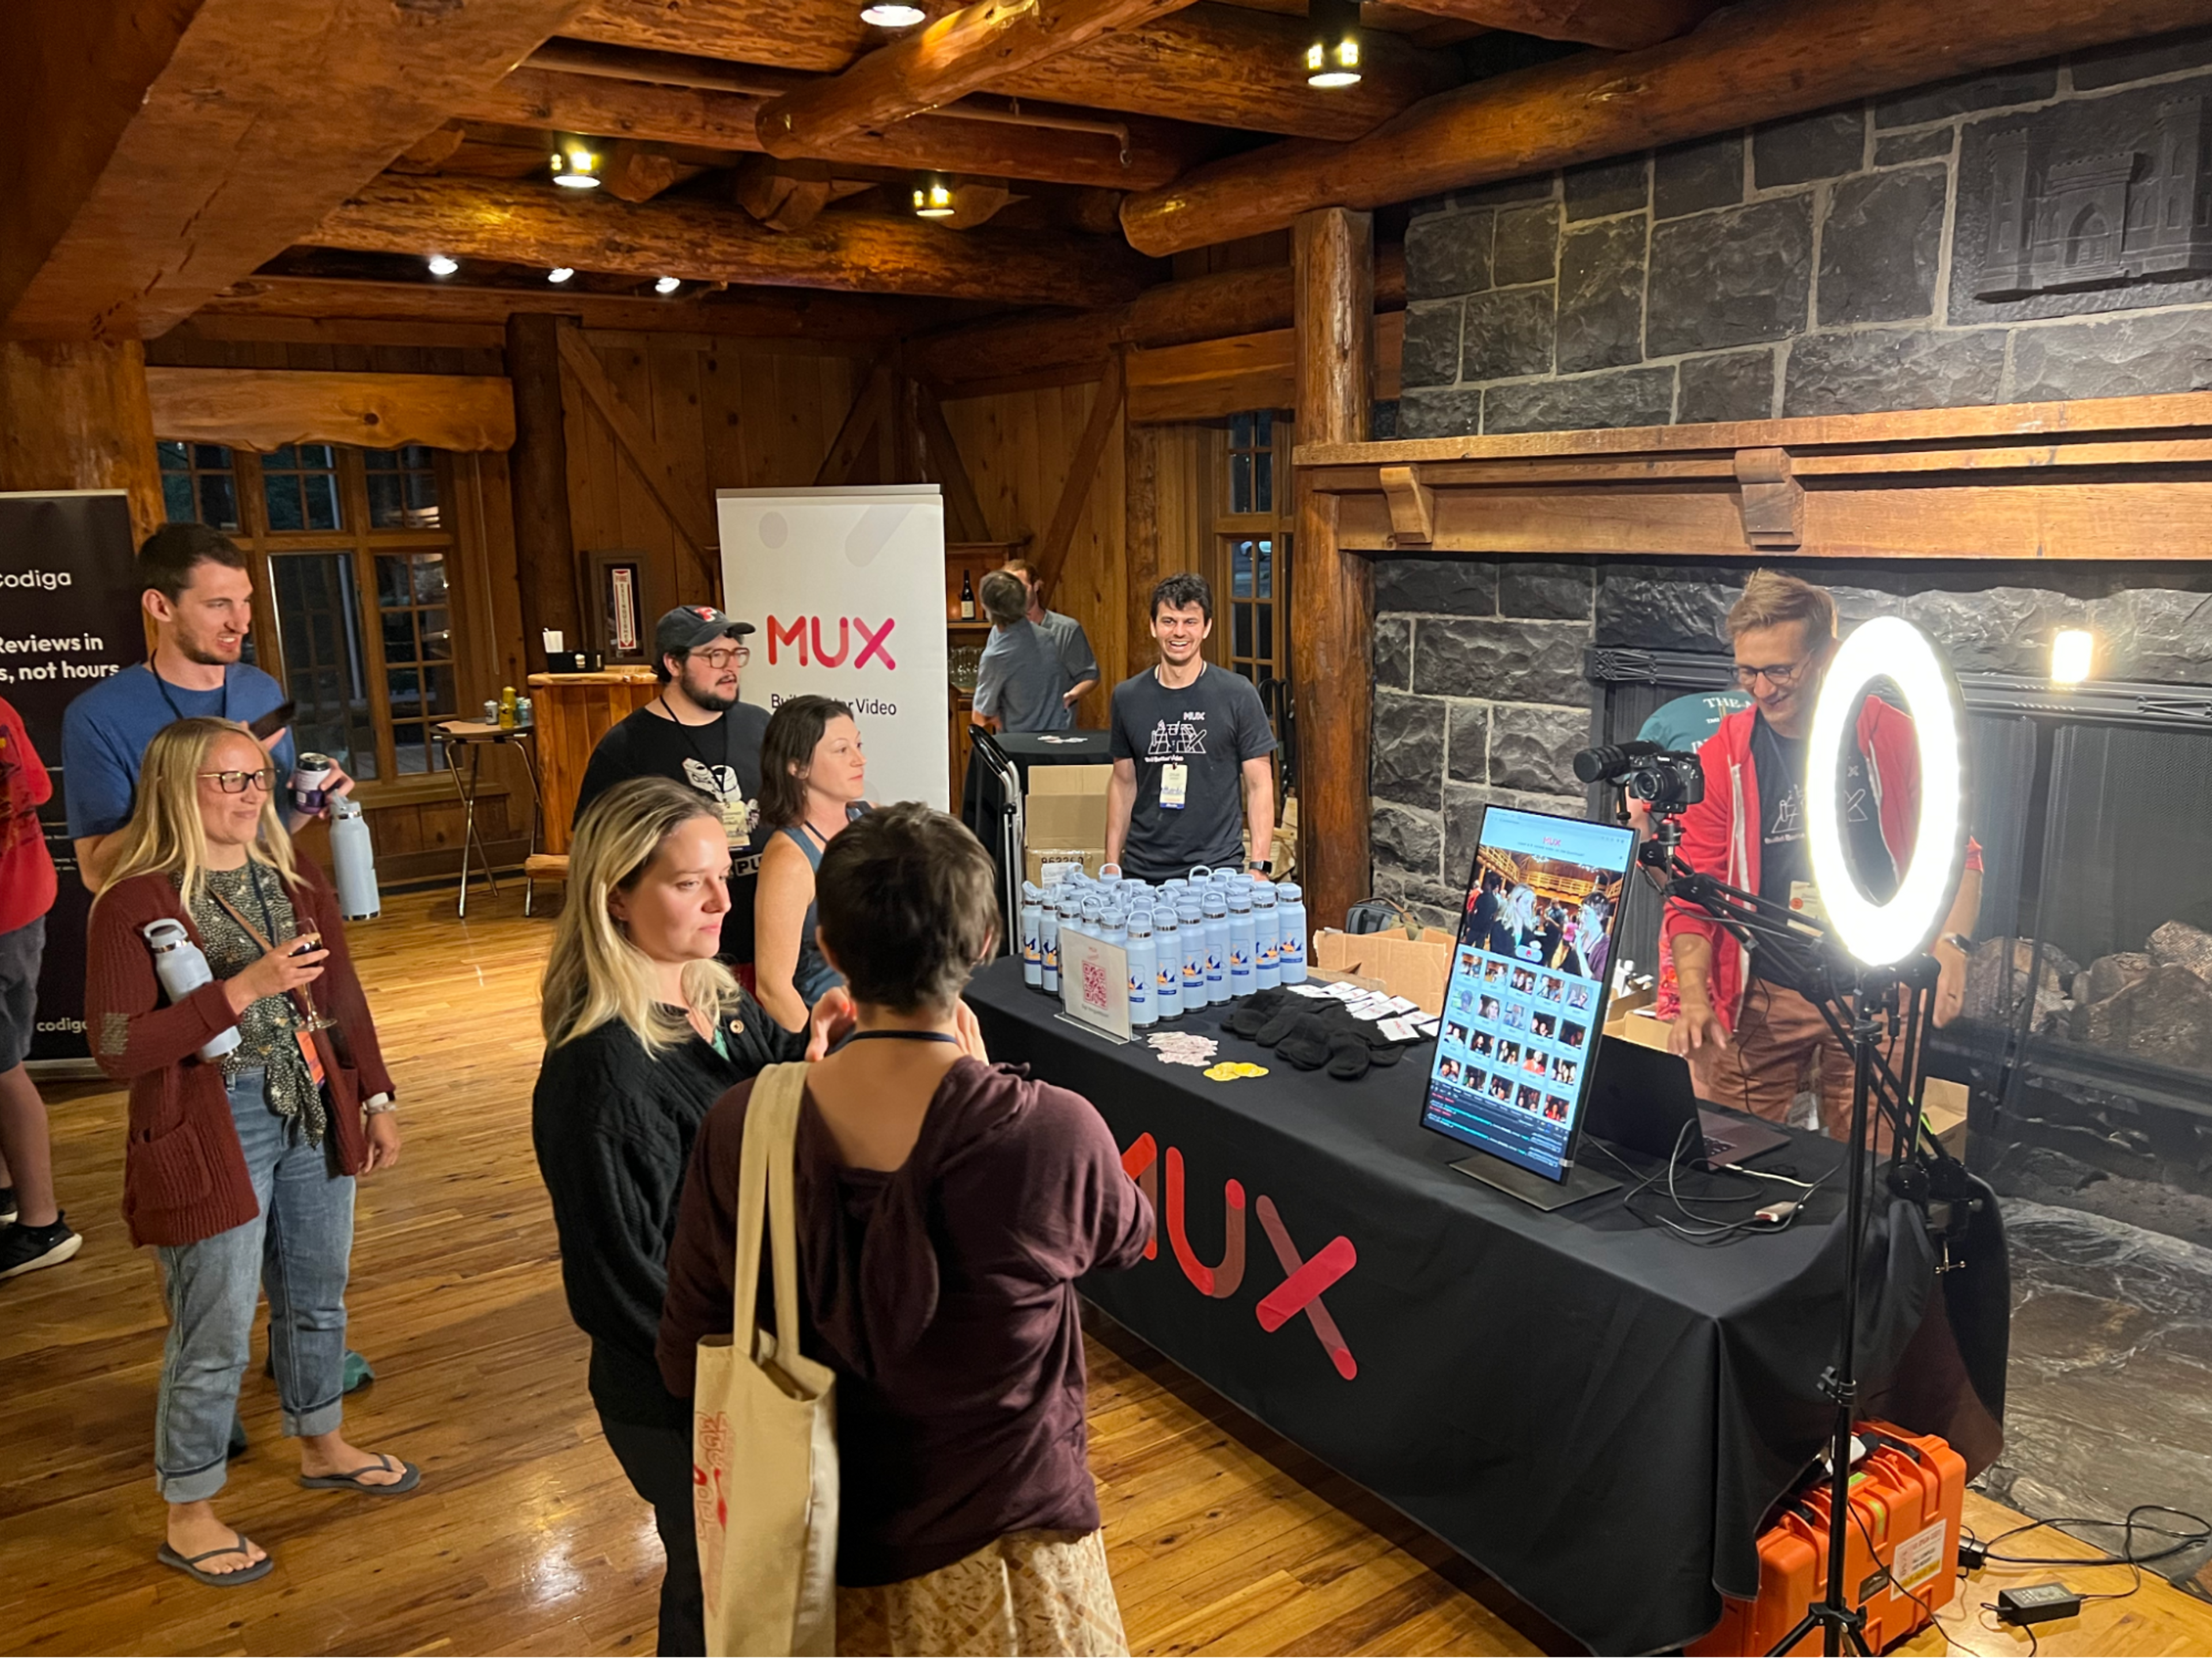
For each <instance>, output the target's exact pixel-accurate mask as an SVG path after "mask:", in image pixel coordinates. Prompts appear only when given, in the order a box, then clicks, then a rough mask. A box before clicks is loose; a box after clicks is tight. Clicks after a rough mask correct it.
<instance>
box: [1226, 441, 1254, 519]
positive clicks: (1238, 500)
mask: <svg viewBox="0 0 2212 1658" xmlns="http://www.w3.org/2000/svg"><path fill="white" fill-rule="evenodd" d="M1229 510H1230V511H1231V512H1232V513H1249V512H1250V511H1251V510H1252V457H1251V456H1249V455H1238V454H1232V455H1231V456H1230V457H1229Z"/></svg>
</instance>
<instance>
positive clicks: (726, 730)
mask: <svg viewBox="0 0 2212 1658" xmlns="http://www.w3.org/2000/svg"><path fill="white" fill-rule="evenodd" d="M653 700H654V701H657V702H659V704H660V707H661V709H662V711H663V712H664V713H665V714H667V716H668V723H669V724H670V725H671V726H675V727H676V729H677V730H678V731H680V732H683V733H684V745H685V746H686V747H688V748H689V749H690V750H691V753H692V755H693V756H694V757H695V758H696V760H697V761H698V762H699V763H700V764H701V765H702V766H705V767H707V768H709V769H712V768H713V766H714V762H713V761H711V760H709V759H708V758H707V755H706V751H705V750H702V748H701V747H700V746H699V739H698V738H696V737H694V736H692V735H691V732H692V729H693V728H692V727H691V726H687V725H685V724H684V722H683V721H682V720H678V718H677V717H676V710H675V709H673V708H670V707H669V706H668V693H667V692H665V691H663V692H662V693H661V694H660V695H659V696H658V697H656V698H654V699H653ZM715 723H716V724H717V725H719V726H721V728H722V769H723V770H724V771H726V772H727V773H729V774H730V775H731V776H732V778H734V777H736V776H737V774H738V768H737V763H736V762H735V760H734V759H733V757H732V748H731V744H732V740H733V739H732V738H731V736H730V716H729V714H728V713H727V712H726V711H725V713H724V714H723V715H722V717H721V718H720V720H717V721H716V722H715ZM714 786H715V787H716V788H720V786H722V780H721V779H720V777H719V776H717V777H716V778H715V779H714ZM740 786H742V785H740Z"/></svg>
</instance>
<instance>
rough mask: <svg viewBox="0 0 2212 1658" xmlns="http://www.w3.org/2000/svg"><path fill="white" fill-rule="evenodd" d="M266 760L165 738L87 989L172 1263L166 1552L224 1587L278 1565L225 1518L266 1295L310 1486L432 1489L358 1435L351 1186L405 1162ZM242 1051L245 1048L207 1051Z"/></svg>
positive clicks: (354, 982) (339, 925) (189, 725)
mask: <svg viewBox="0 0 2212 1658" xmlns="http://www.w3.org/2000/svg"><path fill="white" fill-rule="evenodd" d="M278 782H279V780H278V778H277V776H276V773H275V772H274V771H273V770H271V769H270V759H269V756H267V755H266V754H265V753H264V752H263V751H262V748H261V745H260V744H258V742H256V741H255V740H254V738H253V737H252V733H250V732H247V730H246V728H245V727H244V726H239V725H235V724H233V723H232V722H231V721H229V720H208V719H195V720H179V721H178V722H177V723H176V724H174V725H173V726H167V728H165V729H164V730H163V731H161V732H160V733H159V734H158V735H157V736H156V737H155V738H154V740H153V742H152V743H151V744H149V745H148V747H147V750H146V757H145V761H144V763H143V768H142V770H141V771H140V773H139V778H138V797H137V807H136V809H135V810H134V811H133V812H132V814H131V821H130V822H129V823H127V824H125V826H124V828H123V829H122V830H121V831H120V832H119V833H118V835H117V837H116V841H117V850H116V853H115V856H114V860H113V863H112V873H111V874H110V875H109V876H108V878H107V884H106V886H105V887H104V888H103V889H102V890H101V891H100V896H99V898H98V900H97V901H96V902H94V906H93V911H92V921H91V929H90V938H89V940H88V963H87V975H86V977H87V982H86V992H85V1017H86V1020H87V1022H88V1024H89V1025H90V1027H91V1036H92V1042H93V1052H94V1056H95V1057H96V1058H97V1059H98V1060H99V1061H100V1068H101V1069H102V1070H104V1071H106V1072H107V1074H108V1075H109V1076H111V1077H113V1078H116V1079H117V1080H118V1081H127V1082H129V1084H131V1129H130V1142H129V1145H128V1148H127V1150H126V1151H125V1158H124V1166H123V1216H124V1219H125V1221H126V1222H127V1223H128V1224H129V1225H130V1229H131V1242H133V1243H137V1244H149V1245H151V1246H153V1248H154V1250H155V1254H156V1255H158V1256H159V1258H160V1260H161V1279H162V1285H163V1291H164V1294H165V1295H166V1297H167V1301H168V1306H169V1336H168V1344H167V1348H166V1349H165V1351H164V1352H163V1355H162V1363H161V1398H160V1405H159V1407H158V1410H157V1412H156V1414H155V1426H154V1467H155V1487H156V1489H158V1490H159V1491H161V1495H162V1496H163V1497H165V1498H166V1499H167V1502H168V1504H169V1512H168V1535H167V1539H166V1540H165V1541H164V1542H163V1543H162V1545H161V1550H160V1552H159V1556H158V1558H160V1560H161V1563H162V1564H164V1565H168V1566H173V1567H174V1568H176V1569H177V1570H179V1571H182V1572H185V1573H186V1574H188V1575H189V1576H191V1577H193V1578H195V1579H197V1581H199V1582H203V1583H208V1584H213V1585H221V1586H224V1587H234V1586H236V1585H239V1584H242V1583H247V1582H252V1581H254V1580H255V1579H257V1578H259V1577H264V1576H267V1575H268V1573H269V1572H270V1570H271V1569H272V1567H273V1565H274V1564H275V1563H274V1562H272V1561H271V1560H270V1558H269V1557H268V1555H267V1554H266V1553H265V1552H264V1551H263V1550H262V1549H261V1548H259V1547H258V1546H256V1545H255V1544H254V1543H253V1542H252V1541H251V1540H249V1539H247V1538H246V1536H245V1535H244V1534H243V1533H240V1532H237V1531H235V1530H234V1529H233V1528H232V1527H230V1526H228V1525H227V1524H225V1523H224V1522H223V1521H220V1520H218V1519H217V1518H216V1514H215V1509H214V1506H213V1500H212V1499H213V1498H214V1497H215V1495H216V1492H217V1491H220V1490H222V1485H223V1479H224V1464H225V1453H226V1450H227V1449H228V1439H229V1433H230V1421H231V1416H232V1413H233V1411H234V1408H235V1406H236V1404H237V1399H238V1384H239V1378H240V1376H241V1375H242V1374H243V1372H244V1371H245V1369H246V1357H247V1339H248V1336H249V1333H250V1332H251V1330H252V1322H253V1311H254V1303H255V1301H256V1298H257V1294H258V1291H260V1290H262V1289H264V1288H265V1289H266V1290H267V1291H268V1294H269V1306H270V1357H272V1359H273V1360H274V1361H275V1365H276V1388H277V1394H278V1396H279V1398H280V1399H281V1400H282V1401H283V1416H284V1431H285V1432H286V1433H287V1434H288V1435H291V1436H295V1437H297V1438H298V1439H299V1440H300V1442H301V1443H300V1483H301V1485H306V1486H309V1487H311V1488H316V1489H330V1490H345V1491H356V1492H361V1493H364V1494H367V1495H370V1496H380V1497H388V1496H396V1495H398V1494H399V1493H401V1492H404V1491H412V1490H413V1489H414V1488H415V1486H416V1484H417V1483H418V1481H419V1480H420V1479H421V1475H420V1474H419V1473H418V1472H417V1471H416V1469H415V1468H414V1467H412V1466H411V1465H410V1464H408V1463H405V1462H403V1461H400V1460H399V1459H398V1458H397V1457H394V1456H389V1455H380V1454H377V1453H373V1452H368V1451H362V1450H359V1449H356V1448H355V1447H354V1446H352V1445H349V1444H348V1443H347V1442H346V1439H345V1436H344V1435H343V1432H342V1431H341V1430H340V1425H339V1424H340V1418H341V1417H342V1415H343V1408H342V1405H341V1395H342V1394H343V1388H344V1376H343V1368H344V1364H343V1356H344V1351H345V1322H346V1320H345V1284H346V1272H347V1266H348V1260H349V1256H350V1254H351V1253H352V1248H353V1197H354V1177H355V1176H356V1175H367V1174H369V1173H372V1172H373V1171H374V1170H376V1169H381V1168H386V1167H389V1166H390V1165H391V1164H392V1163H393V1162H394V1161H396V1160H397V1158H398V1155H399V1131H398V1118H397V1117H396V1116H394V1115H393V1114H392V1106H391V1097H392V1078H391V1077H390V1075H389V1074H388V1073H387V1072H386V1070H385V1068H384V1059H383V1056H382V1054H380V1053H379V1052H378V1050H377V1043H376V1028H375V1026H374V1024H373V1023H370V1020H369V1017H368V1002H367V1000H366V999H364V998H363V997H362V991H361V982H360V981H359V980H358V979H356V977H355V976H354V971H353V963H352V960H351V958H350V957H349V956H348V955H347V953H346V944H345V926H344V923H343V920H340V918H339V915H338V906H337V898H336V897H335V896H333V895H332V893H331V889H330V885H329V884H328V883H327V882H326V881H325V879H324V878H323V876H322V874H321V872H319V871H318V870H316V869H315V868H314V866H313V865H311V864H307V863H304V862H301V861H298V860H296V859H295V858H294V856H293V852H292V844H291V841H290V838H289V836H288V835H286V834H285V832H284V827H283V823H282V822H281V821H280V820H279V818H278V817H277V813H276V807H275V805H274V804H273V798H272V797H273V795H274V793H275V790H276V787H277V786H278ZM160 921H169V922H174V923H177V924H179V925H180V926H182V927H183V928H184V930H185V933H186V934H187V935H188V936H189V937H190V938H191V942H192V943H193V944H195V945H197V947H198V948H199V949H200V950H201V951H202V952H203V954H204V956H205V957H206V959H207V963H208V965H209V968H210V970H211V971H212V973H213V975H214V977H213V979H212V980H211V981H210V982H209V983H206V984H204V985H202V986H201V987H199V988H197V990H193V991H191V992H189V993H186V994H185V996H184V997H183V998H182V999H171V998H170V997H169V996H168V995H167V993H165V992H164V991H163V989H162V987H161V981H160V979H159V978H158V977H157V975H156V974H155V965H154V957H153V954H152V952H151V950H150V949H149V945H148V942H147V939H146V938H145V936H144V933H145V929H146V928H147V927H148V926H150V925H152V924H154V923H155V922H160ZM302 941H305V942H302ZM324 1019H327V1020H328V1021H330V1023H329V1025H328V1028H326V1029H314V1028H313V1027H314V1026H315V1025H316V1024H317V1023H319V1022H320V1021H321V1020H324ZM233 1034H234V1035H236V1036H237V1038H238V1040H237V1042H236V1043H235V1045H234V1046H233V1047H231V1048H230V1049H229V1051H228V1053H226V1054H221V1055H219V1056H218V1057H216V1058H215V1059H212V1060H210V1059H206V1058H203V1057H201V1054H202V1052H203V1050H204V1048H206V1046H207V1045H208V1044H209V1043H210V1042H216V1041H218V1040H220V1039H222V1038H225V1037H228V1036H229V1035H233Z"/></svg>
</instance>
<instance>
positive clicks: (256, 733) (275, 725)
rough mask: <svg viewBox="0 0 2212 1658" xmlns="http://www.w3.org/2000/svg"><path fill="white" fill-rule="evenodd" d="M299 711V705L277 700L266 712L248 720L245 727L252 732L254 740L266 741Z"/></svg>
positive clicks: (288, 722) (287, 723)
mask: <svg viewBox="0 0 2212 1658" xmlns="http://www.w3.org/2000/svg"><path fill="white" fill-rule="evenodd" d="M299 712H300V705H299V704H298V703H297V702H295V701H289V700H287V701H283V702H279V703H278V704H277V705H276V707H275V708H271V709H270V710H269V712H268V713H266V714H263V715H261V716H260V717H259V718H258V719H257V720H252V721H250V722H248V724H247V726H246V730H248V731H250V732H252V733H253V737H254V740H255V741H256V742H260V743H266V742H267V741H268V740H269V739H270V738H272V737H274V736H276V733H277V732H281V731H283V729H284V727H285V726H289V725H290V724H291V723H292V716H293V715H294V714H297V713H299Z"/></svg>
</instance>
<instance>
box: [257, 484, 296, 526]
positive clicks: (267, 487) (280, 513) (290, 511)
mask: <svg viewBox="0 0 2212 1658" xmlns="http://www.w3.org/2000/svg"><path fill="white" fill-rule="evenodd" d="M261 494H262V498H263V499H264V501H267V502H268V503H269V527H270V529H272V530H304V529H306V528H307V513H306V512H305V510H304V509H303V508H302V507H301V505H300V475H299V474H298V473H296V472H268V473H264V475H263V477H262V479H261Z"/></svg>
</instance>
